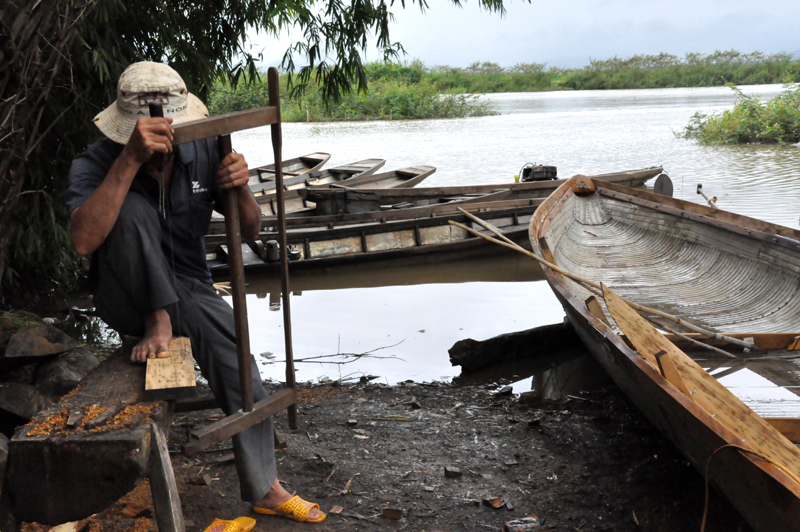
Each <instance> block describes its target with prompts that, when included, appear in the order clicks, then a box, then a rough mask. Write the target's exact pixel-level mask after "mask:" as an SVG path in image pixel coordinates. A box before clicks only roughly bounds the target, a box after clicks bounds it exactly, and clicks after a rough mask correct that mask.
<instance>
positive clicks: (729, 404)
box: [603, 286, 800, 496]
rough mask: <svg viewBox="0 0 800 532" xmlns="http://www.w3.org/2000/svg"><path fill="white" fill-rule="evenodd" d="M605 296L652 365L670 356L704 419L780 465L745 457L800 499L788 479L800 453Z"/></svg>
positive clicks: (799, 466)
mask: <svg viewBox="0 0 800 532" xmlns="http://www.w3.org/2000/svg"><path fill="white" fill-rule="evenodd" d="M603 297H604V299H605V301H606V307H607V308H608V310H609V312H610V313H611V317H612V318H613V319H614V321H615V322H616V324H617V326H618V327H619V328H620V330H621V331H622V332H623V333H624V334H625V336H626V337H627V338H628V339H629V340H630V342H631V343H632V344H633V345H634V346H635V348H636V350H637V351H638V352H639V353H640V354H641V355H642V356H643V357H644V358H645V360H647V361H648V362H649V363H650V364H652V365H653V367H655V368H658V361H657V359H656V354H658V353H659V352H660V351H665V352H666V353H667V354H669V356H670V358H671V359H672V362H673V363H674V364H675V367H676V369H677V373H678V374H680V376H681V378H682V379H683V382H685V383H686V387H687V388H688V390H689V393H690V394H691V396H692V399H693V400H694V402H695V403H696V404H697V405H698V406H700V407H701V408H702V409H703V410H704V411H705V412H706V413H707V414H708V416H706V419H702V418H701V420H702V421H703V422H704V423H705V424H706V425H708V426H711V427H712V428H713V427H714V426H715V420H716V422H719V423H720V424H721V427H719V429H718V432H721V433H722V434H721V435H722V436H723V437H725V439H726V440H727V441H728V443H734V444H736V445H739V446H742V447H745V448H748V449H752V450H754V451H756V452H758V453H761V454H763V455H764V456H767V457H768V458H769V459H770V460H773V461H774V462H775V463H778V464H780V465H781V467H780V468H779V467H776V466H774V465H773V464H772V463H770V462H767V461H765V460H763V459H760V458H757V457H754V456H752V455H749V454H748V455H745V456H746V457H747V459H749V460H750V461H752V462H753V463H754V464H755V465H757V466H758V467H760V468H761V469H763V470H764V471H765V472H767V473H768V474H770V475H772V476H773V477H775V478H779V479H786V480H785V481H784V485H785V486H786V487H787V489H790V490H791V491H792V492H793V493H795V494H796V495H797V496H800V485H799V484H797V483H796V482H794V481H793V480H789V479H790V478H791V477H787V473H786V472H788V473H789V474H790V475H794V477H795V478H797V477H798V476H800V450H798V449H797V447H795V446H794V445H793V444H792V443H791V442H790V441H789V440H787V439H786V438H785V437H784V436H783V435H782V434H781V433H780V432H778V430H776V429H775V428H774V427H773V426H772V425H770V424H769V423H768V422H767V421H765V420H764V419H763V418H762V417H761V416H759V415H757V414H756V413H755V412H753V411H752V410H751V409H750V408H748V407H747V405H745V404H744V403H742V401H740V400H739V399H738V398H737V397H736V396H735V395H733V394H732V393H731V392H729V391H728V390H727V389H726V388H725V387H724V386H723V385H722V384H720V383H719V382H717V380H716V379H715V378H714V377H712V376H711V375H709V374H708V373H706V372H705V370H703V368H702V367H700V366H699V365H698V364H697V363H696V362H695V361H694V360H692V359H691V358H689V357H688V356H687V355H686V354H685V353H684V352H682V351H681V350H680V349H678V348H677V347H676V346H675V345H674V344H673V343H672V342H670V341H669V340H667V339H666V338H665V337H664V336H663V335H662V334H661V333H659V332H658V331H657V330H656V329H655V328H654V327H653V326H652V325H650V323H648V322H647V321H646V320H645V319H644V318H642V317H641V316H639V314H637V313H636V312H635V311H634V310H633V309H632V308H631V307H629V306H628V305H627V304H626V303H625V302H624V301H623V300H622V299H621V298H620V297H619V296H617V295H616V294H614V292H612V291H611V290H609V289H608V287H607V286H603Z"/></svg>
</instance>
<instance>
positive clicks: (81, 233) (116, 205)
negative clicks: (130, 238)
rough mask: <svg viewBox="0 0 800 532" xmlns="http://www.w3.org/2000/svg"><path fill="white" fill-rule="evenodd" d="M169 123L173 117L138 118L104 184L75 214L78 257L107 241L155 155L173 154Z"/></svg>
mask: <svg viewBox="0 0 800 532" xmlns="http://www.w3.org/2000/svg"><path fill="white" fill-rule="evenodd" d="M170 124H172V119H171V118H141V119H139V121H138V122H136V128H135V129H134V130H133V134H132V135H131V138H130V140H129V141H128V144H127V145H125V148H124V149H123V150H122V153H120V155H119V157H117V160H116V161H114V164H113V165H111V168H110V169H109V171H108V174H107V175H106V177H105V179H103V182H102V183H100V186H99V187H97V189H96V190H95V191H94V192H92V195H91V196H89V197H88V198H87V199H86V201H85V202H84V203H83V205H81V206H80V207H78V208H76V209H75V210H73V211H72V213H71V214H70V232H69V236H70V239H71V240H72V246H73V247H74V248H75V251H76V252H77V253H78V255H90V254H91V253H93V252H94V251H95V250H96V249H97V248H99V247H100V246H101V245H102V244H103V242H105V240H106V238H107V237H108V234H109V233H110V232H111V229H113V227H114V224H115V223H116V222H117V217H118V216H119V211H120V209H121V208H122V203H123V202H124V201H125V196H127V194H128V189H130V187H131V183H132V182H133V179H134V178H135V177H136V172H138V171H139V168H141V166H142V165H143V164H144V163H146V162H147V161H149V160H150V158H151V157H152V156H153V154H154V153H156V152H159V153H169V152H171V151H172V126H171V125H170Z"/></svg>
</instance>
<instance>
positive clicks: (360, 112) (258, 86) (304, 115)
mask: <svg viewBox="0 0 800 532" xmlns="http://www.w3.org/2000/svg"><path fill="white" fill-rule="evenodd" d="M281 85H282V87H281V94H282V98H281V100H282V101H281V119H282V120H283V121H284V122H306V121H308V122H333V121H337V122H338V121H350V120H406V119H420V118H463V117H470V116H487V115H493V114H496V113H495V112H493V111H491V110H490V109H489V108H488V105H487V104H486V103H485V102H482V101H480V99H479V98H478V96H475V95H470V94H463V93H458V94H442V93H441V91H440V89H439V88H438V87H437V86H436V85H435V84H434V83H432V82H430V81H428V80H420V81H419V82H417V83H407V82H405V81H403V80H392V79H379V80H374V81H370V85H369V92H367V93H366V94H358V93H356V92H353V93H351V94H348V95H344V96H343V97H342V100H341V102H339V103H338V104H331V105H330V106H326V105H325V102H324V101H323V99H322V95H321V93H320V91H319V89H318V88H317V87H312V88H310V89H309V90H307V91H306V93H305V94H304V95H303V96H301V97H295V98H286V95H287V94H289V93H288V91H287V88H286V86H285V83H282V84H281ZM268 102H269V96H268V91H267V83H266V79H265V78H264V79H263V80H261V81H256V82H254V83H251V84H249V85H240V86H239V87H237V88H236V89H232V88H231V87H230V86H223V85H220V86H217V87H215V88H214V90H213V92H212V95H211V98H210V99H209V106H208V107H209V111H210V112H211V114H212V115H215V114H220V113H229V112H232V111H240V110H242V109H250V108H253V107H260V106H263V105H268Z"/></svg>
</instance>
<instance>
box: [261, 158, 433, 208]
mask: <svg viewBox="0 0 800 532" xmlns="http://www.w3.org/2000/svg"><path fill="white" fill-rule="evenodd" d="M435 171H436V168H435V167H433V166H411V167H408V168H401V169H400V170H392V171H391V172H381V173H380V174H363V175H358V176H354V177H351V178H348V179H347V181H346V184H347V189H348V190H358V189H360V188H365V187H370V189H374V190H383V189H387V188H408V187H413V186H415V185H417V184H419V183H421V182H422V181H423V180H424V179H425V178H427V177H428V176H429V175H431V174H432V173H434V172H435ZM339 183H341V182H340V181H338V182H335V183H324V184H321V185H313V186H308V187H302V188H295V189H292V190H288V191H287V192H286V193H285V194H284V201H285V202H286V212H287V213H301V212H302V213H306V214H310V213H313V212H314V211H315V209H316V203H315V201H314V200H315V195H318V196H325V195H330V198H329V199H331V200H332V199H333V197H334V196H340V195H344V196H346V195H347V193H346V192H344V191H341V185H339ZM336 191H340V192H341V194H340V193H339V192H336ZM309 194H310V196H309ZM351 195H352V194H351ZM361 196H363V194H361ZM264 198H267V199H266V200H265V199H264ZM257 199H258V201H259V203H261V212H262V213H264V214H265V215H267V216H269V215H275V214H278V205H277V204H276V202H275V196H274V194H270V195H269V197H266V196H261V197H260V198H259V197H257ZM331 207H332V206H331Z"/></svg>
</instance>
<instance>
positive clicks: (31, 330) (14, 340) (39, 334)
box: [4, 325, 75, 359]
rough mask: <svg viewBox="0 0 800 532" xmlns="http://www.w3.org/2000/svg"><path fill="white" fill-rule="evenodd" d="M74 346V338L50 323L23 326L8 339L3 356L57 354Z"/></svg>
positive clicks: (22, 356) (8, 357)
mask: <svg viewBox="0 0 800 532" xmlns="http://www.w3.org/2000/svg"><path fill="white" fill-rule="evenodd" d="M74 348H75V340H73V339H72V338H70V337H69V336H67V335H66V334H64V333H63V332H61V331H59V330H58V329H56V328H55V327H53V326H51V325H37V326H35V327H23V328H21V329H20V330H18V331H17V332H16V333H14V336H12V337H11V339H10V340H9V341H8V346H7V347H6V352H5V356H4V358H6V359H11V358H28V357H40V356H47V355H57V354H59V353H63V352H65V351H70V350H71V349H74Z"/></svg>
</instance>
